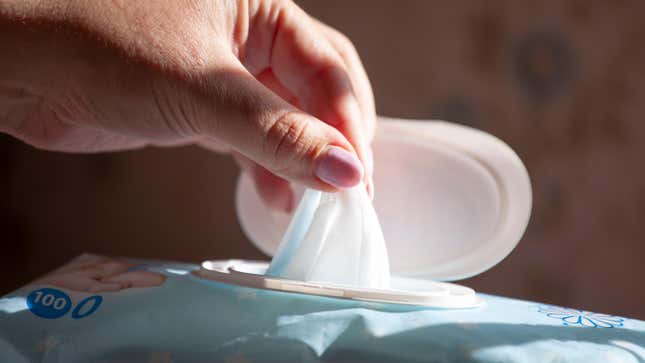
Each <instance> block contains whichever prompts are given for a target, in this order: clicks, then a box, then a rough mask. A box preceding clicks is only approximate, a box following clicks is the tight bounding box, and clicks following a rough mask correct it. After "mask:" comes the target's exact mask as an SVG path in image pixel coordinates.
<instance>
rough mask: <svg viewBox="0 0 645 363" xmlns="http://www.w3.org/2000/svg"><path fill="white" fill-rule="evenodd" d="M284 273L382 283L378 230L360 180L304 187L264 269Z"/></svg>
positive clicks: (385, 270) (386, 273)
mask: <svg viewBox="0 0 645 363" xmlns="http://www.w3.org/2000/svg"><path fill="white" fill-rule="evenodd" d="M266 274H267V275H268V276H272V277H281V278H285V279H292V280H299V281H311V282H321V283H331V284H339V285H351V286H360V287H365V288H387V287H389V280H390V267H389V261H388V255H387V250H386V248H385V241H384V240H383V232H382V231H381V226H380V224H379V221H378V217H377V216H376V212H375V211H374V207H373V206H372V201H371V200H370V198H369V196H368V195H367V192H366V190H365V185H363V184H360V185H358V186H356V187H354V188H351V189H346V190H342V191H339V192H337V193H324V192H320V191H315V190H307V191H305V194H304V196H303V198H302V200H301V202H300V205H299V206H298V209H297V210H296V212H295V214H294V217H293V219H292V221H291V224H290V225H289V227H288V228H287V231H286V233H285V235H284V237H283V239H282V242H281V243H280V247H279V249H278V251H277V253H276V254H275V257H274V258H273V260H272V261H271V265H270V266H269V269H268V271H267V273H266Z"/></svg>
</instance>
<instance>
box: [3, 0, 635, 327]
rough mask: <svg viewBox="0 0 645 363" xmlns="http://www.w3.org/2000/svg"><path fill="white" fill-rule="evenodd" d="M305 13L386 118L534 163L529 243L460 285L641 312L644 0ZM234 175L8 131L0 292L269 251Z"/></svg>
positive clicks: (225, 161) (181, 154)
mask: <svg viewBox="0 0 645 363" xmlns="http://www.w3.org/2000/svg"><path fill="white" fill-rule="evenodd" d="M298 3H299V4H300V5H301V6H302V7H303V8H304V9H305V10H307V11H308V12H309V13H310V14H312V15H313V16H314V17H317V18H319V19H321V20H322V21H324V22H326V23H328V24H330V25H332V26H334V27H336V28H338V29H339V30H341V31H343V32H344V33H345V34H346V35H347V36H348V37H349V38H351V39H352V40H353V41H354V43H355V46H356V48H357V49H358V51H359V53H360V55H361V56H362V58H363V62H364V65H365V68H366V69H367V72H368V74H369V76H370V78H371V81H372V84H373V88H374V93H375V97H376V105H377V110H378V113H379V114H381V115H386V116H395V117H405V118H421V119H429V118H438V119H444V120H448V121H452V122H457V123H462V124H465V125H469V126H473V127H476V128H480V129H483V130H485V131H487V132H490V133H492V134H495V135H497V136H498V137H500V138H501V139H502V140H504V141H506V142H507V143H508V144H509V145H511V147H513V148H514V149H515V150H516V151H517V153H518V154H519V155H520V157H521V158H522V159H523V160H524V162H525V163H526V165H527V168H528V170H529V173H530V175H531V178H532V183H533V190H534V207H533V214H532V218H531V222H530V225H529V227H528V230H527V232H526V235H525V237H524V239H523V240H522V242H521V243H520V244H519V245H518V247H517V248H516V249H515V250H514V251H513V252H512V253H511V255H510V256H509V257H508V258H507V259H506V260H504V261H503V262H501V263H500V264H499V265H498V266H496V267H494V268H493V269H492V270H489V271H487V272H485V273H483V274H482V275H480V276H477V277H475V278H473V279H469V280H466V281H462V282H461V283H463V284H466V285H469V286H472V287H474V288H475V289H477V290H479V291H482V292H487V293H494V294H501V295H506V296H511V297H517V298H524V299H531V300H537V301H541V302H548V303H551V304H557V305H567V306H573V307H577V308H581V309H588V310H594V311H599V312H607V313H613V314H617V315H625V316H630V317H636V318H641V319H645V288H644V287H645V282H643V279H644V278H645V263H644V257H645V237H644V234H643V226H644V225H645V169H644V162H645V142H644V141H645V123H644V122H643V115H645V68H644V67H643V65H645V46H643V40H644V39H645V22H643V21H642V14H643V13H644V12H645V2H642V1H618V0H617V1H580V0H566V1H565V0H551V1H534V2H533V1H532V2H528V1H522V2H519V1H510V0H509V1H421V0H419V1H394V0H391V1H381V0H378V1H377V0H365V1H356V0H352V1H344V0H336V1H330V0H327V1H314V0H310V1H299V2H298ZM377 167H378V166H377ZM237 174H238V170H237V168H236V166H235V164H234V163H233V162H232V161H231V159H230V158H229V157H227V156H224V155H217V154H213V153H210V152H207V151H204V150H203V149H200V148H198V147H181V148H175V149H160V148H147V149H144V150H139V151H133V152H122V153H113V154H98V155H73V154H62V153H52V152H43V151H38V150H36V149H34V148H32V147H29V146H26V145H24V144H22V143H21V142H19V141H17V140H15V139H12V138H11V137H9V136H6V135H3V134H0V187H1V190H2V191H3V192H2V195H3V198H2V199H1V200H0V239H1V240H2V250H3V252H2V254H0V274H1V275H0V276H2V278H1V279H0V294H4V293H7V292H9V291H11V290H12V289H15V288H17V287H19V286H20V285H23V284H25V283H27V282H28V281H29V280H31V279H33V278H35V277H37V276H39V275H42V274H43V273H45V272H47V271H48V270H51V269H53V268H55V267H57V266H59V265H61V264H63V263H64V262H66V261H67V260H69V259H71V258H72V257H73V256H75V255H78V254H80V253H82V252H85V251H87V252H92V253H98V254H107V255H114V256H129V257H142V258H155V259H172V260H180V261H194V262H197V261H201V260H204V259H210V258H232V257H236V258H237V257H240V258H266V256H264V255H263V254H262V253H261V252H260V251H259V250H257V249H256V248H255V247H253V246H252V245H251V244H250V243H249V242H248V240H247V239H246V237H245V236H244V235H243V234H242V232H241V230H240V227H239V225H238V222H237V219H236V215H235V212H234V205H233V196H234V193H233V191H234V185H235V181H236V178H237ZM377 188H378V186H377ZM377 195H378V193H377Z"/></svg>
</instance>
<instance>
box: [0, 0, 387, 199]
mask: <svg viewBox="0 0 645 363" xmlns="http://www.w3.org/2000/svg"><path fill="white" fill-rule="evenodd" d="M0 53H2V54H6V55H8V56H3V57H2V59H1V60H0V74H1V75H2V77H1V78H0V116H1V118H0V128H1V129H0V130H3V131H5V132H8V133H10V134H12V135H14V136H16V137H18V138H20V139H22V140H24V141H25V142H27V143H29V144H32V145H34V146H36V147H40V148H44V149H48V150H60V151H74V152H77V151H81V152H93V151H108V150H122V149H129V148H137V147H141V146H144V145H163V146H167V145H181V144H187V143H198V144H200V145H203V146H206V147H208V148H210V149H214V150H217V151H225V152H231V153H232V154H233V155H234V156H235V158H236V160H237V161H238V163H239V164H240V165H241V166H242V167H243V168H244V169H245V170H247V171H249V172H250V173H251V174H252V175H253V177H254V179H255V182H256V186H257V188H258V191H259V193H260V195H261V196H262V197H263V199H264V200H265V201H266V202H267V204H268V205H270V206H272V207H275V208H278V209H282V210H285V211H288V210H290V209H292V208H293V204H294V201H293V194H292V192H291V190H290V187H289V184H288V183H287V182H286V181H285V180H289V181H293V182H297V183H300V184H304V185H305V186H307V187H311V188H316V189H321V190H326V191H334V190H336V189H337V188H342V187H349V186H353V185H356V184H357V183H359V182H360V181H361V180H363V181H364V182H365V183H366V185H368V189H370V188H371V181H370V180H371V177H370V174H371V172H370V170H371V151H370V147H369V142H370V140H371V138H372V135H373V132H374V125H375V111H374V102H373V96H372V92H371V88H370V84H369V81H368V79H367V76H366V74H365V71H364V70H363V67H362V65H361V62H360V60H359V58H358V55H357V54H356V51H355V50H354V48H353V46H352V45H351V43H350V42H349V41H348V40H347V39H346V38H345V37H344V36H343V35H341V34H340V33H338V32H337V31H335V30H333V29H331V28H329V27H327V26H326V25H323V24H321V23H320V22H318V21H316V20H314V19H312V18H311V17H309V16H308V15H307V14H306V13H305V12H304V11H303V10H301V9H300V8H298V7H297V6H296V5H295V4H294V3H292V2H290V1H281V0H266V1H262V0H257V1H236V2H234V1H226V0H197V1H171V2H168V1H144V2H126V1H113V2H83V1H67V2H61V1H53V2H38V1H32V0H26V1H18V0H16V1H10V0H0ZM3 95H4V96H3ZM364 169H367V172H364Z"/></svg>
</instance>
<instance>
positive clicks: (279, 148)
mask: <svg viewBox="0 0 645 363" xmlns="http://www.w3.org/2000/svg"><path fill="white" fill-rule="evenodd" d="M297 114H298V112H297V111H289V112H286V113H284V114H283V115H282V116H280V117H279V118H278V119H276V121H275V122H274V123H273V124H272V125H271V127H270V128H269V130H268V132H267V135H266V138H265V147H264V152H265V155H269V157H270V160H269V165H270V167H271V169H273V170H274V171H276V172H278V173H286V172H287V171H288V169H289V168H290V165H292V164H293V163H294V162H297V161H300V160H305V159H308V158H311V157H313V156H314V155H315V152H316V150H318V149H319V146H318V145H316V141H315V139H313V138H312V137H310V136H309V128H310V126H311V125H310V122H309V121H308V120H307V119H306V118H304V119H302V118H299V117H295V116H296V115H297Z"/></svg>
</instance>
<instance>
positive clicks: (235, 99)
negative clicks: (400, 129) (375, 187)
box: [193, 64, 363, 191]
mask: <svg viewBox="0 0 645 363" xmlns="http://www.w3.org/2000/svg"><path fill="white" fill-rule="evenodd" d="M208 78H209V79H208V81H207V82H206V84H207V86H206V92H205V93H206V97H198V98H197V99H196V100H195V99H194V98H193V100H194V101H193V102H197V103H198V104H197V108H198V109H200V110H204V112H196V113H195V115H196V117H197V118H198V119H197V120H194V122H195V126H196V128H197V130H198V131H199V132H200V133H202V134H204V135H205V136H207V137H211V138H214V139H216V140H217V141H219V142H224V143H226V144H228V145H229V146H230V147H231V148H232V149H234V150H235V151H237V152H239V153H240V154H242V155H244V156H246V157H247V158H249V159H251V160H253V161H255V162H256V163H258V164H259V165H261V166H263V167H264V168H266V169H268V170H269V171H271V172H272V173H274V174H276V175H278V176H280V177H282V178H285V179H287V180H290V181H293V182H297V183H300V184H304V185H305V186H308V187H311V188H316V189H321V190H327V191H333V190H335V189H337V188H347V187H351V186H354V185H356V184H358V183H359V182H360V181H361V179H362V178H363V167H362V163H361V162H360V160H359V159H358V157H357V155H356V151H355V150H354V148H353V146H352V144H351V143H350V142H349V141H348V140H347V139H346V138H345V137H344V136H343V135H342V134H341V133H340V132H339V131H338V130H336V129H335V128H334V127H332V126H330V125H328V124H326V123H324V122H323V121H321V120H319V119H317V118H315V117H313V116H311V115H309V114H307V113H305V112H302V111H301V110H299V109H297V108H295V107H294V106H292V105H290V104H289V103H287V102H286V101H284V100H283V99H282V98H281V97H279V96H278V95H276V94H274V93H273V92H271V91H270V90H269V89H268V88H266V87H265V86H264V85H262V83H260V82H259V81H258V80H257V79H256V78H255V77H253V76H252V75H251V74H250V73H248V72H247V71H246V70H245V69H244V68H243V66H242V65H241V64H237V65H234V66H232V67H228V69H225V70H222V71H218V72H215V74H211V75H209V77H208Z"/></svg>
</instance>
